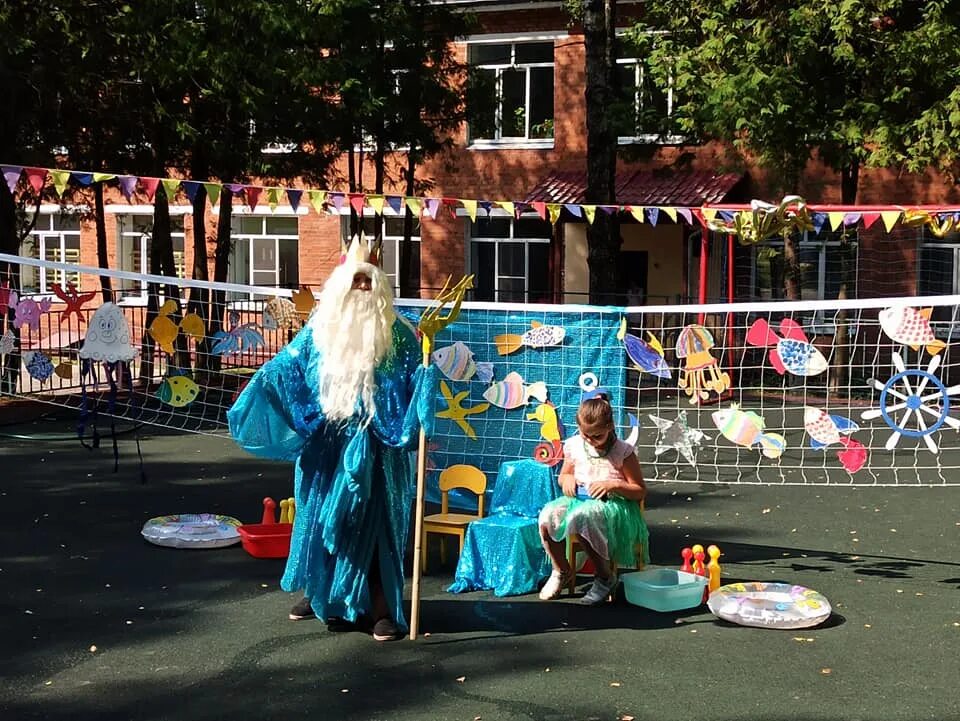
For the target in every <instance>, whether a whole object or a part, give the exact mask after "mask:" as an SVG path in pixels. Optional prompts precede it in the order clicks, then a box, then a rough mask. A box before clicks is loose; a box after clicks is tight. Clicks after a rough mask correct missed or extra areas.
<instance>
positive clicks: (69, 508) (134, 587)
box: [0, 410, 960, 721]
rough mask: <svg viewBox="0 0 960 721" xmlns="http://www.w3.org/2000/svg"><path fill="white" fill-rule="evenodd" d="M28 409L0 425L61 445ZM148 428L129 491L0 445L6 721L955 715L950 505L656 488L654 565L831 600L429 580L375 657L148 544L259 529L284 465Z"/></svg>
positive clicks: (195, 558)
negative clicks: (769, 610)
mask: <svg viewBox="0 0 960 721" xmlns="http://www.w3.org/2000/svg"><path fill="white" fill-rule="evenodd" d="M54 412H55V413H57V412H58V411H54ZM28 415H29V414H27V413H26V412H25V411H18V410H13V411H11V412H8V413H6V414H4V419H5V420H6V421H7V423H8V425H6V426H4V427H2V428H0V432H6V433H7V434H23V435H35V434H51V433H60V434H63V435H64V436H65V437H67V438H68V437H69V435H70V434H71V433H72V432H73V428H74V425H75V422H74V421H73V420H72V419H70V418H68V417H66V416H65V415H64V416H62V417H61V418H59V419H51V418H47V419H43V420H41V421H39V422H32V423H27V422H23V423H16V421H17V419H18V418H24V419H26V418H27V417H28ZM11 423H12V424H13V425H10V424H11ZM142 435H143V436H144V437H143V438H142V441H141V444H142V449H143V458H144V466H145V469H146V472H147V476H148V481H147V483H146V484H145V485H142V484H141V483H140V479H139V466H138V463H137V454H136V445H135V443H134V440H133V436H132V435H125V436H123V437H122V438H121V441H120V469H119V472H118V473H113V458H112V453H111V448H110V444H109V442H106V443H105V444H104V446H103V447H102V448H101V449H100V450H99V451H95V452H88V451H86V450H84V449H83V448H81V447H80V446H79V444H78V443H77V442H75V441H71V440H55V439H51V438H32V439H19V438H12V437H10V436H9V435H7V436H5V437H2V438H0V468H2V472H0V516H2V522H0V612H2V616H0V618H2V624H3V628H2V629H0V638H2V639H3V641H2V647H3V649H4V653H3V654H2V655H0V679H2V680H0V712H2V713H0V718H2V719H17V720H19V719H32V718H37V719H40V718H42V719H73V720H75V721H80V720H84V719H103V720H108V719H138V720H139V719H144V720H146V719H150V720H154V719H156V720H160V719H170V720H171V721H173V720H177V721H180V720H182V719H196V720H207V719H210V720H213V719H226V718H230V717H232V718H237V719H246V718H249V719H274V718H276V719H292V718H316V719H350V720H352V719H356V720H358V721H359V720H361V719H362V720H364V721H373V720H375V719H391V720H392V719H400V720H405V719H465V720H466V721H471V720H476V719H486V720H494V719H504V720H512V719H543V720H550V719H604V720H605V719H610V720H611V721H612V720H614V719H627V718H630V717H632V718H634V719H651V720H653V719H656V720H657V721H668V720H672V719H684V720H686V719H696V720H698V721H707V720H711V719H734V718H735V719H743V720H753V719H756V720H757V721H761V720H763V721H776V720H778V719H798V720H807V719H811V720H812V719H877V720H878V721H880V720H883V721H889V720H894V719H937V720H938V721H943V720H946V719H960V683H958V681H960V603H958V601H960V488H955V489H950V488H839V487H837V488H834V487H773V486H707V485H681V484H664V483H658V482H656V481H652V482H651V484H650V485H651V493H650V498H649V500H648V511H647V517H648V523H649V525H650V528H651V541H652V555H653V561H654V564H656V565H669V566H675V565H677V564H678V563H679V550H680V548H681V547H683V546H686V545H690V544H691V543H695V542H703V543H711V542H712V543H717V544H718V545H720V546H721V547H722V548H723V551H724V557H723V559H722V561H723V564H724V580H725V581H730V580H763V581H766V580H783V581H789V582H792V583H797V584H801V585H805V586H809V587H811V588H814V589H816V590H818V591H820V592H821V593H823V594H824V595H826V596H827V597H828V598H829V599H830V601H831V602H832V604H833V606H834V615H833V616H832V618H831V619H830V620H829V621H828V622H827V623H826V624H825V625H824V626H822V627H820V628H816V629H806V630H801V631H775V630H769V629H751V628H744V627H739V626H733V625H730V624H727V623H724V622H721V621H718V620H716V619H715V618H714V617H713V616H712V615H711V614H710V613H709V612H708V611H707V610H706V608H705V607H704V608H702V609H695V610H692V611H685V612H680V613H670V614H661V613H656V612H653V611H647V610H644V609H641V608H637V607H634V606H631V605H629V604H627V603H625V602H624V601H622V600H621V601H619V602H618V603H616V604H613V605H609V606H605V607H602V608H584V607H582V606H580V605H579V604H578V603H577V601H576V599H575V598H574V599H568V598H566V597H565V598H564V599H562V600H559V601H555V602H551V603H542V602H539V601H538V600H537V599H536V598H535V596H525V597H519V598H511V599H497V598H494V597H493V596H492V594H489V593H486V592H477V593H470V594H463V595H451V594H448V593H446V592H445V591H444V588H445V587H446V585H447V584H448V583H449V582H450V580H451V575H452V568H450V567H448V568H446V569H441V570H440V571H439V572H438V574H437V575H431V576H428V577H427V578H425V580H424V601H423V606H422V620H421V630H422V631H423V632H424V635H423V637H422V638H421V639H420V640H418V641H416V642H410V641H406V640H405V641H402V642H398V643H393V644H376V643H374V642H373V641H372V640H371V639H370V638H369V637H368V636H365V635H363V634H359V633H349V634H332V633H329V632H327V630H326V627H325V626H324V625H323V624H322V623H320V622H317V621H308V622H300V623H293V622H290V621H288V620H287V618H286V614H287V611H288V609H289V606H290V605H291V604H292V603H293V601H295V600H296V598H297V597H295V596H291V595H289V594H285V593H283V592H282V591H280V590H279V588H278V579H279V576H280V574H281V570H282V561H277V560H262V559H255V558H252V557H250V556H249V555H247V554H246V553H245V552H244V551H243V550H242V549H241V548H240V547H239V546H236V547H232V548H228V549H221V550H210V551H185V550H174V549H165V548H160V547H157V546H152V545H150V544H147V543H145V542H144V541H143V540H142V539H141V537H140V534H139V531H140V528H141V526H142V525H143V522H144V521H145V520H147V519H148V518H151V517H154V516H158V515H164V514H168V513H196V512H202V511H211V512H218V513H226V514H229V515H233V516H236V517H238V518H240V519H241V520H244V521H247V522H252V521H256V520H258V519H259V516H260V508H261V505H260V500H261V499H262V498H263V497H264V496H265V495H270V496H273V497H275V498H279V497H281V496H285V495H288V494H289V489H290V480H289V479H290V473H291V470H290V467H289V466H286V465H283V464H273V463H267V462H261V461H258V460H256V459H253V458H251V457H249V456H246V455H243V454H242V453H240V452H239V451H238V450H236V448H235V447H234V446H233V444H232V443H231V442H230V441H229V439H226V438H222V437H210V436H196V435H173V434H162V433H157V432H156V431H154V430H149V429H145V431H144V432H143V434H142ZM408 585H409V584H408ZM408 597H409V589H408ZM94 647H95V650H93V648H94Z"/></svg>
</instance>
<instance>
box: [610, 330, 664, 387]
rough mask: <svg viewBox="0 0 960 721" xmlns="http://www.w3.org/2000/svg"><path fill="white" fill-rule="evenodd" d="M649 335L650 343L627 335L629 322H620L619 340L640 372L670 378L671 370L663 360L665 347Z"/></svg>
mask: <svg viewBox="0 0 960 721" xmlns="http://www.w3.org/2000/svg"><path fill="white" fill-rule="evenodd" d="M647 335H648V336H650V342H649V343H647V342H646V341H644V340H642V339H640V338H638V337H637V336H635V335H631V334H630V333H627V321H626V319H624V320H622V321H621V322H620V332H619V333H617V338H618V339H619V340H620V341H621V342H622V343H623V347H624V348H625V349H626V351H627V356H628V357H629V358H630V360H631V361H633V364H634V365H635V366H636V367H637V368H638V369H639V370H641V371H643V372H644V373H649V374H650V375H655V376H657V377H658V378H669V377H670V368H669V367H668V366H667V362H666V361H665V360H664V359H663V346H661V345H660V341H659V340H657V337H656V336H655V335H654V334H653V333H651V332H650V331H647Z"/></svg>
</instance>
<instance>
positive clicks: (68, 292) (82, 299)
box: [53, 283, 97, 323]
mask: <svg viewBox="0 0 960 721" xmlns="http://www.w3.org/2000/svg"><path fill="white" fill-rule="evenodd" d="M53 292H54V294H55V295H56V296H57V297H58V298H59V299H60V300H62V301H63V302H64V303H66V304H67V307H66V308H64V309H63V311H62V312H61V313H60V322H61V323H63V321H65V320H66V319H67V318H69V317H70V315H71V314H73V313H75V314H76V316H77V322H78V323H79V322H80V321H83V320H86V318H84V316H83V313H82V312H81V311H82V309H83V304H84V303H87V302H88V301H91V300H93V299H94V298H96V297H97V292H96V291H95V290H94V291H90V292H89V293H78V292H77V286H75V285H74V284H73V283H67V286H66V287H64V286H63V285H54V286H53Z"/></svg>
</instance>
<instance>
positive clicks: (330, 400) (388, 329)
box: [309, 258, 396, 426]
mask: <svg viewBox="0 0 960 721" xmlns="http://www.w3.org/2000/svg"><path fill="white" fill-rule="evenodd" d="M356 273H363V274H365V275H367V276H368V277H369V278H370V281H371V289H370V290H369V291H366V290H353V289H352V288H351V286H352V285H353V277H354V275H355V274H356ZM395 320H396V314H395V312H394V310H393V287H392V285H391V283H390V279H389V278H388V277H387V275H386V274H385V273H384V272H383V271H382V270H381V269H380V268H378V267H377V266H376V265H374V264H372V263H369V262H366V261H361V260H357V259H354V258H347V259H346V260H345V262H343V263H342V264H341V265H338V266H337V267H336V268H335V269H334V271H333V273H331V274H330V277H329V278H328V279H327V282H326V283H324V286H323V290H322V291H321V292H320V299H319V302H318V305H317V307H316V309H315V310H314V312H313V315H312V316H311V318H310V322H309V324H310V326H311V328H312V329H313V342H314V345H315V346H316V348H317V349H318V350H319V351H320V352H321V353H322V354H323V359H322V362H321V364H320V378H319V394H320V407H321V408H322V409H323V412H324V414H325V415H326V416H327V418H328V419H330V420H331V421H333V422H344V421H347V420H349V419H350V418H352V417H354V415H355V414H357V413H359V417H360V423H361V425H364V426H366V425H367V424H369V423H370V421H371V420H372V419H373V416H374V414H375V413H376V410H377V408H376V402H375V401H374V394H375V393H376V390H377V385H376V375H375V371H376V368H377V366H378V365H379V364H380V363H381V362H382V361H383V360H384V359H386V358H387V356H388V355H389V354H390V352H391V351H392V349H393V323H394V321H395ZM358 401H359V402H360V407H359V408H358V407H357V402H358Z"/></svg>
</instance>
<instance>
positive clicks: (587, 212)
mask: <svg viewBox="0 0 960 721" xmlns="http://www.w3.org/2000/svg"><path fill="white" fill-rule="evenodd" d="M580 207H581V208H583V215H584V217H586V219H587V223H589V224H590V225H593V220H594V218H595V217H596V213H597V206H595V205H581V206H580Z"/></svg>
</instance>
